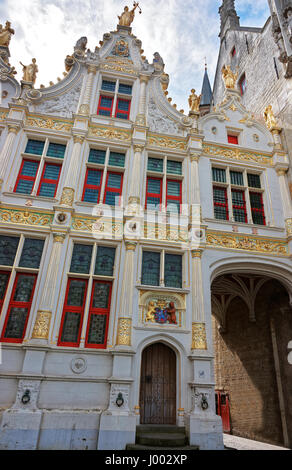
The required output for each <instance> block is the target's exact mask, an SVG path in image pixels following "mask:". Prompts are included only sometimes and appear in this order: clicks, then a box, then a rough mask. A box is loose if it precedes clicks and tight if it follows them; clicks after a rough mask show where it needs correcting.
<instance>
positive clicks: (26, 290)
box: [1, 273, 37, 342]
mask: <svg viewBox="0 0 292 470" xmlns="http://www.w3.org/2000/svg"><path fill="white" fill-rule="evenodd" d="M36 279H37V275H36V274H26V273H18V274H17V276H16V279H15V282H14V287H13V291H12V296H11V300H10V303H9V309H8V313H7V317H6V322H5V325H4V330H3V335H2V338H1V340H2V341H4V342H5V341H6V342H7V340H9V341H12V342H21V341H22V339H23V337H24V335H25V329H26V324H27V320H28V315H29V312H30V308H31V303H32V298H33V292H34V288H35V283H36Z"/></svg>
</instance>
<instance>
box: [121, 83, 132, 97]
mask: <svg viewBox="0 0 292 470" xmlns="http://www.w3.org/2000/svg"><path fill="white" fill-rule="evenodd" d="M119 93H123V94H124V95H131V94H132V85H126V84H125V83H120V84H119Z"/></svg>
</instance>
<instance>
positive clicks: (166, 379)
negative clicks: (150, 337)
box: [140, 343, 176, 425]
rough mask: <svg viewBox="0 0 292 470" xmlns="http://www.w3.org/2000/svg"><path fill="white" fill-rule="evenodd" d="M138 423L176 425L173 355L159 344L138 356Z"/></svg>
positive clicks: (174, 365)
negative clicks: (139, 379) (139, 421)
mask: <svg viewBox="0 0 292 470" xmlns="http://www.w3.org/2000/svg"><path fill="white" fill-rule="evenodd" d="M140 387H141V388H140V419H141V424H169V425H172V424H176V355H175V353H174V351H173V350H172V349H170V348H169V347H168V346H166V345H165V344H163V343H155V344H152V345H151V346H149V347H148V348H146V349H145V350H144V351H143V354H142V366H141V386H140Z"/></svg>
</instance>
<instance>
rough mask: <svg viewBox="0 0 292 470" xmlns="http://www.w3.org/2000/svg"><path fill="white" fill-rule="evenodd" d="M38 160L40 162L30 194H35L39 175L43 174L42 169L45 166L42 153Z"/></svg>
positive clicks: (39, 179)
mask: <svg viewBox="0 0 292 470" xmlns="http://www.w3.org/2000/svg"><path fill="white" fill-rule="evenodd" d="M39 162H40V163H39V167H38V171H37V174H36V178H35V180H34V185H33V188H32V192H31V195H32V196H36V194H37V190H38V187H39V184H40V181H41V177H42V174H43V170H44V166H45V161H44V156H43V155H42V156H41V159H40V161H39Z"/></svg>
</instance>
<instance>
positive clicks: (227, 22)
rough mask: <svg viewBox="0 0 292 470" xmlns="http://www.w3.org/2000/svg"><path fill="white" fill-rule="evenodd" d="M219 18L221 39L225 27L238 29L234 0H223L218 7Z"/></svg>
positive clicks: (225, 29)
mask: <svg viewBox="0 0 292 470" xmlns="http://www.w3.org/2000/svg"><path fill="white" fill-rule="evenodd" d="M219 13H220V18H221V29H220V35H219V36H220V37H221V39H223V37H224V34H225V32H226V31H227V29H238V28H239V26H240V23H239V16H237V13H236V10H235V5H234V0H223V2H222V5H221V7H220V8H219Z"/></svg>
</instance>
